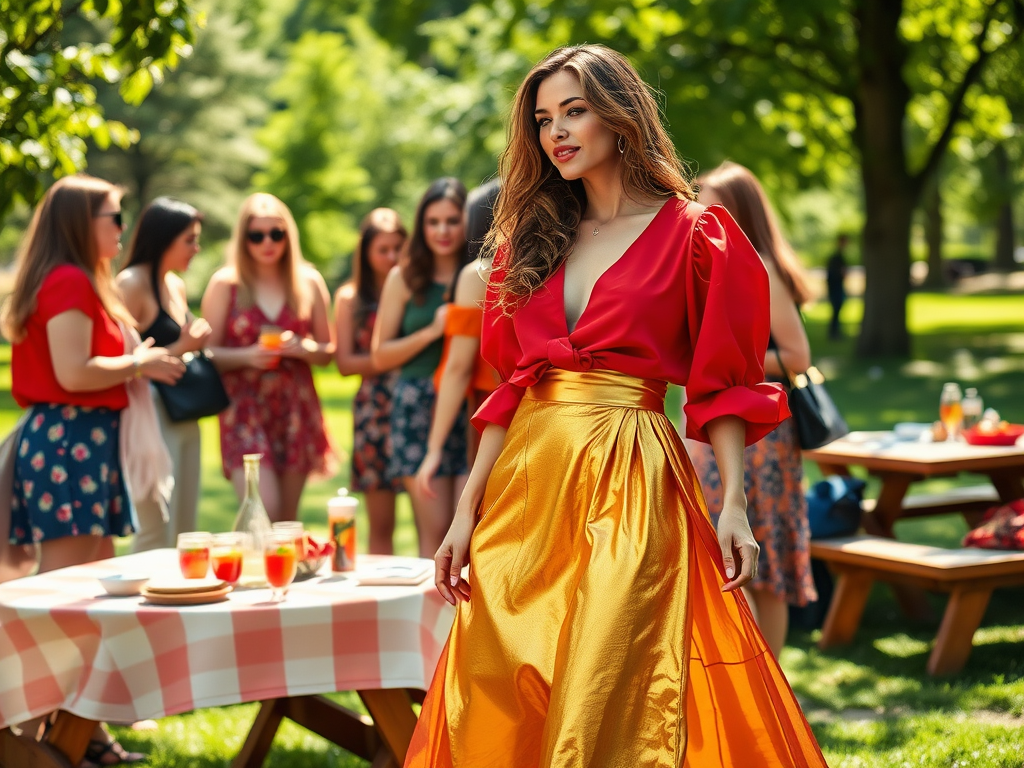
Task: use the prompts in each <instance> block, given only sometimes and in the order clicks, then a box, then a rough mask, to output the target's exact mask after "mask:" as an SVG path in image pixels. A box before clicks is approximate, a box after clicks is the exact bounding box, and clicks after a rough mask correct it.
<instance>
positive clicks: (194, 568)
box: [178, 532, 210, 579]
mask: <svg viewBox="0 0 1024 768" xmlns="http://www.w3.org/2000/svg"><path fill="white" fill-rule="evenodd" d="M178 565H179V566H180V567H181V575H182V576H184V577H185V578H186V579H205V578H206V573H207V571H209V570H210V534H208V533H199V532H195V533H179V534H178Z"/></svg>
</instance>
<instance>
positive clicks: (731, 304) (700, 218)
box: [473, 199, 789, 445]
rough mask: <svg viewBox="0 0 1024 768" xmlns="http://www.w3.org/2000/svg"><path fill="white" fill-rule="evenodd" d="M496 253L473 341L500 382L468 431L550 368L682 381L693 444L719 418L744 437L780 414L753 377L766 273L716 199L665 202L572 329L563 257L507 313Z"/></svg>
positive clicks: (776, 394)
mask: <svg viewBox="0 0 1024 768" xmlns="http://www.w3.org/2000/svg"><path fill="white" fill-rule="evenodd" d="M496 262H498V263H496V267H495V269H494V271H493V272H492V275H491V284H490V285H489V286H488V289H487V299H488V301H487V309H486V310H485V311H484V328H483V339H482V348H483V355H484V358H485V359H486V360H487V361H488V362H490V363H491V365H493V366H494V367H495V369H497V371H498V373H499V375H500V376H501V380H502V383H501V384H500V385H499V386H498V388H497V389H496V390H495V391H494V392H493V393H492V394H491V396H490V397H488V398H487V400H486V401H485V402H484V404H483V405H481V406H480V409H479V410H478V411H477V412H476V415H475V416H474V417H473V423H474V425H476V427H477V428H478V429H481V430H482V429H483V427H484V426H485V425H486V424H487V423H494V424H499V425H501V426H503V427H508V425H509V424H510V423H511V421H512V417H513V416H514V415H515V412H516V408H517V407H518V406H519V400H520V399H521V398H522V396H523V391H524V390H525V388H526V387H529V386H530V385H532V384H535V383H536V382H537V381H539V380H540V378H541V376H543V375H544V372H545V371H546V370H548V369H549V368H551V367H556V368H562V369H565V370H570V371H588V370H590V369H591V368H594V369H607V370H613V371H619V372H620V373H624V374H627V375H629V376H635V377H637V378H642V379H657V380H660V381H668V382H671V383H673V384H679V385H684V386H685V387H686V406H685V411H686V434H687V437H690V438H693V439H695V440H700V441H703V442H708V434H707V430H706V428H705V427H706V425H707V423H708V422H709V421H711V420H713V419H714V418H716V417H718V416H723V415H727V414H731V415H735V416H739V417H740V418H742V419H743V420H744V421H746V422H747V430H746V442H747V445H750V444H751V443H755V442H757V441H758V440H760V439H761V438H762V437H764V436H765V435H766V434H768V433H769V432H771V431H772V430H773V429H775V428H776V427H777V426H778V425H779V424H780V423H781V422H782V421H783V420H784V419H786V418H787V417H788V416H789V408H788V406H787V404H786V395H785V392H784V391H783V389H782V387H781V385H779V384H773V383H768V382H765V381H764V362H763V361H764V354H765V350H766V348H767V346H768V332H769V327H770V316H769V296H768V274H767V272H766V271H765V268H764V265H763V264H762V263H761V259H760V258H759V257H758V255H757V252H756V251H755V250H754V247H753V246H752V245H751V244H750V241H749V240H747V238H746V236H745V235H744V234H743V231H742V230H741V229H740V228H739V226H738V225H737V224H736V222H735V221H733V219H732V217H731V216H730V215H729V213H728V212H727V211H726V210H725V208H722V207H721V206H711V207H710V208H704V207H703V206H701V205H699V204H697V203H691V202H686V201H684V200H679V199H673V200H669V201H668V202H667V203H666V204H665V205H664V206H663V207H662V209H661V210H660V211H659V212H658V213H657V214H656V215H655V217H654V219H653V220H652V221H651V223H650V224H648V225H647V228H646V229H645V230H644V231H643V232H642V233H641V234H640V236H639V237H638V238H637V239H636V240H635V241H634V242H633V244H632V245H630V247H629V248H627V249H626V252H625V253H623V254H622V257H621V258H620V259H619V260H618V261H616V262H615V263H614V264H612V265H611V266H610V267H609V268H608V269H607V270H606V271H605V272H604V274H602V275H601V277H600V278H599V279H598V281H597V283H596V284H595V285H594V290H593V293H592V294H591V296H590V301H589V302H588V304H587V306H586V308H585V309H584V311H583V314H582V315H581V316H580V319H579V322H578V323H577V324H576V328H575V329H574V330H573V331H572V332H571V333H569V332H568V325H567V323H566V320H565V302H564V286H565V266H564V264H563V265H562V266H561V267H559V268H558V270H557V271H556V272H555V273H554V274H553V275H552V276H551V277H550V279H549V280H548V281H547V283H546V284H545V285H544V286H543V287H542V288H540V290H538V291H537V292H535V293H534V294H533V296H531V297H530V299H529V301H527V302H526V303H525V304H524V305H523V306H522V307H520V308H519V309H518V310H517V311H516V312H515V314H514V315H512V316H511V317H510V316H508V315H505V314H503V313H502V311H501V310H500V309H495V308H494V304H495V301H496V299H497V291H496V287H495V286H496V285H497V283H498V281H500V280H501V279H502V277H503V275H504V270H503V269H502V268H501V266H500V256H499V259H497V260H496Z"/></svg>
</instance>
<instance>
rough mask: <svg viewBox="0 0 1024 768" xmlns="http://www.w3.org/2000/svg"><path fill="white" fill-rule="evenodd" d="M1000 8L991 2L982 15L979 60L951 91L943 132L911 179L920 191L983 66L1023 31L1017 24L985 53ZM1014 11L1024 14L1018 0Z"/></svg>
mask: <svg viewBox="0 0 1024 768" xmlns="http://www.w3.org/2000/svg"><path fill="white" fill-rule="evenodd" d="M998 4H999V0H993V2H992V4H991V5H990V6H989V7H988V10H987V11H986V12H985V19H984V21H982V24H981V31H980V32H978V34H977V36H976V37H975V38H974V47H975V49H977V51H978V58H976V59H975V60H974V61H973V62H971V65H970V66H969V67H968V68H967V71H966V72H964V76H963V79H962V80H961V81H960V84H959V85H958V86H957V87H956V89H955V90H954V91H953V94H952V95H951V96H950V99H949V114H948V115H947V116H946V124H945V125H944V126H943V128H942V132H941V133H940V134H939V138H938V139H936V140H935V144H934V145H933V146H932V149H931V152H929V153H928V159H927V160H926V161H925V163H924V165H923V166H922V167H921V170H919V171H918V172H917V173H916V174H914V175H913V176H912V179H913V182H914V184H915V185H916V186H917V187H918V188H920V187H921V185H922V184H924V182H925V181H926V180H927V179H928V177H929V176H931V175H932V174H933V173H934V172H935V170H936V169H937V168H938V166H939V163H940V162H942V156H943V155H944V154H945V152H946V149H947V148H948V147H949V142H950V141H951V140H952V138H953V130H954V129H955V128H956V124H957V122H958V121H959V120H960V119H961V117H962V116H963V115H962V112H963V106H964V100H965V99H966V98H967V91H968V90H970V88H971V86H972V85H974V84H975V83H977V82H978V80H979V79H980V77H981V73H982V71H983V70H984V69H985V64H986V63H987V62H988V60H989V59H990V58H991V57H992V56H994V55H995V54H997V53H999V51H1001V50H1003V49H1005V48H1009V47H1012V46H1013V44H1014V43H1016V42H1017V40H1018V39H1020V36H1021V32H1022V31H1024V26H1022V25H1021V24H1020V23H1018V24H1017V25H1016V29H1015V30H1014V32H1013V35H1012V36H1011V37H1009V38H1007V40H1006V41H1005V42H1004V43H1003V44H1002V45H999V46H996V47H995V48H993V49H992V50H989V51H986V50H985V40H986V38H987V37H988V30H989V26H990V25H991V23H992V21H993V19H994V18H995V11H996V6H997V5H998ZM1014 9H1015V10H1016V11H1017V13H1018V14H1020V13H1021V12H1022V11H1024V6H1022V4H1021V2H1020V0H1014Z"/></svg>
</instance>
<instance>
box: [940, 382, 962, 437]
mask: <svg viewBox="0 0 1024 768" xmlns="http://www.w3.org/2000/svg"><path fill="white" fill-rule="evenodd" d="M962 400H963V395H962V394H961V392H960V385H959V384H957V383H956V382H948V383H946V384H943V385H942V395H941V396H940V398H939V420H940V421H942V425H943V426H944V427H945V428H946V440H947V441H950V442H952V441H953V440H956V438H957V435H959V434H960V427H961V426H962V424H963V420H964V412H963V404H962V402H961V401H962Z"/></svg>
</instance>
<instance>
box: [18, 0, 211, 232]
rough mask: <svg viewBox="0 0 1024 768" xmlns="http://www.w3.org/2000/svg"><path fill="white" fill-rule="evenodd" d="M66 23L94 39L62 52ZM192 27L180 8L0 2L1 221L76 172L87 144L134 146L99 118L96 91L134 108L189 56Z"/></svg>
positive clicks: (175, 4)
mask: <svg viewBox="0 0 1024 768" xmlns="http://www.w3.org/2000/svg"><path fill="white" fill-rule="evenodd" d="M74 19H84V20H86V21H87V22H89V23H90V24H91V25H93V26H94V27H95V28H96V29H97V30H98V31H99V32H100V33H101V36H100V39H99V40H97V41H95V42H84V41H82V40H76V41H74V42H68V41H67V40H66V39H65V37H64V35H63V32H64V28H65V25H66V24H67V23H68V22H69V21H70V20H74ZM197 21H198V20H197V18H196V15H195V13H194V11H192V10H191V9H190V7H189V5H188V4H187V2H186V1H185V0H73V1H72V2H61V0H0V217H2V216H3V214H5V213H6V212H7V211H8V210H10V207H11V206H12V205H13V204H14V203H15V202H17V201H18V200H21V201H24V202H26V203H29V204H32V203H34V202H35V201H36V200H37V199H38V198H39V196H40V195H41V194H42V192H43V190H44V189H45V188H46V186H47V185H48V182H49V181H50V180H52V178H53V177H55V176H62V175H65V174H69V173H74V172H75V171H77V170H79V169H81V168H82V167H83V166H84V163H85V152H86V139H91V140H93V141H94V142H96V144H97V145H98V146H101V147H105V146H109V145H111V144H112V143H113V144H117V145H119V146H127V145H128V144H129V143H130V142H131V141H132V140H134V139H136V138H137V135H136V134H134V133H133V132H132V131H131V130H129V129H128V128H127V127H125V125H124V124H123V123H120V122H118V121H113V120H107V119H106V118H105V116H104V112H103V109H102V107H101V106H100V105H99V104H98V102H97V99H96V88H95V85H94V83H96V82H97V81H103V82H108V83H117V84H118V86H119V92H120V95H121V97H122V98H123V99H124V100H125V101H126V102H128V103H133V104H138V103H139V102H141V101H142V99H144V98H145V97H146V95H147V94H148V93H149V91H150V89H151V88H152V87H153V85H154V83H156V82H159V81H160V80H161V79H162V77H163V74H164V71H165V69H166V68H168V67H174V66H175V65H177V63H178V61H179V60H180V58H181V57H182V56H186V55H188V54H189V53H190V52H191V46H192V42H193V36H194V28H195V26H196V23H197Z"/></svg>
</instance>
